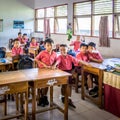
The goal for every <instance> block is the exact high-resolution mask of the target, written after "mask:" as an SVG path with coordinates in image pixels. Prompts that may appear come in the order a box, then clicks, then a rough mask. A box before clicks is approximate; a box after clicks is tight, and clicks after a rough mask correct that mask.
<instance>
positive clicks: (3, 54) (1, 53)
mask: <svg viewBox="0 0 120 120" xmlns="http://www.w3.org/2000/svg"><path fill="white" fill-rule="evenodd" d="M5 55H6V52H5V51H4V50H3V49H2V48H0V58H5Z"/></svg>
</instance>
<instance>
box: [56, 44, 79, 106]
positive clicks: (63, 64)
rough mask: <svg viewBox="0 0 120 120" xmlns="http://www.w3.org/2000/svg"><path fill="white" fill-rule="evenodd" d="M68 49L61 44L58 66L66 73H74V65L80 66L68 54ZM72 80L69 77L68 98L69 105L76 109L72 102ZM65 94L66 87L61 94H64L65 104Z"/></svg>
mask: <svg viewBox="0 0 120 120" xmlns="http://www.w3.org/2000/svg"><path fill="white" fill-rule="evenodd" d="M67 51H68V48H67V45H66V44H61V45H60V53H61V55H59V56H58V58H57V62H56V66H57V67H58V68H59V69H61V70H63V71H66V72H69V73H71V72H72V64H74V66H76V65H77V64H78V62H77V60H76V59H75V58H74V57H72V56H71V55H68V54H67ZM71 84H72V78H71V77H69V90H68V96H69V105H70V106H72V107H74V108H76V106H75V105H74V104H73V102H72V100H71V95H72V85H71ZM64 93H65V88H64V85H63V86H62V88H61V94H62V98H61V99H62V102H63V103H64V95H65V94H64Z"/></svg>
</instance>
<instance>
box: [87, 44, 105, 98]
mask: <svg viewBox="0 0 120 120" xmlns="http://www.w3.org/2000/svg"><path fill="white" fill-rule="evenodd" d="M88 56H89V59H90V61H92V62H97V63H102V62H103V58H102V55H101V54H100V52H99V51H98V50H96V44H95V43H94V42H90V43H88ZM92 77H93V78H95V83H97V84H98V81H97V79H98V77H97V76H96V75H92ZM89 82H90V84H93V81H92V79H91V81H89ZM92 91H93V92H96V95H95V96H94V97H97V96H98V86H97V85H96V86H94V88H93V89H92Z"/></svg>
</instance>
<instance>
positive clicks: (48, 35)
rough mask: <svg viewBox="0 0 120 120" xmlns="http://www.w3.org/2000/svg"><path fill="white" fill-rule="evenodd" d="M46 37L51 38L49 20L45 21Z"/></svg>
mask: <svg viewBox="0 0 120 120" xmlns="http://www.w3.org/2000/svg"><path fill="white" fill-rule="evenodd" d="M44 35H45V38H46V37H48V38H49V37H50V20H49V19H45V20H44Z"/></svg>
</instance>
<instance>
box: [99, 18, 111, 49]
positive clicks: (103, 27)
mask: <svg viewBox="0 0 120 120" xmlns="http://www.w3.org/2000/svg"><path fill="white" fill-rule="evenodd" d="M99 43H100V46H101V47H110V40H109V28H108V16H101V19H100V24H99Z"/></svg>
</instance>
